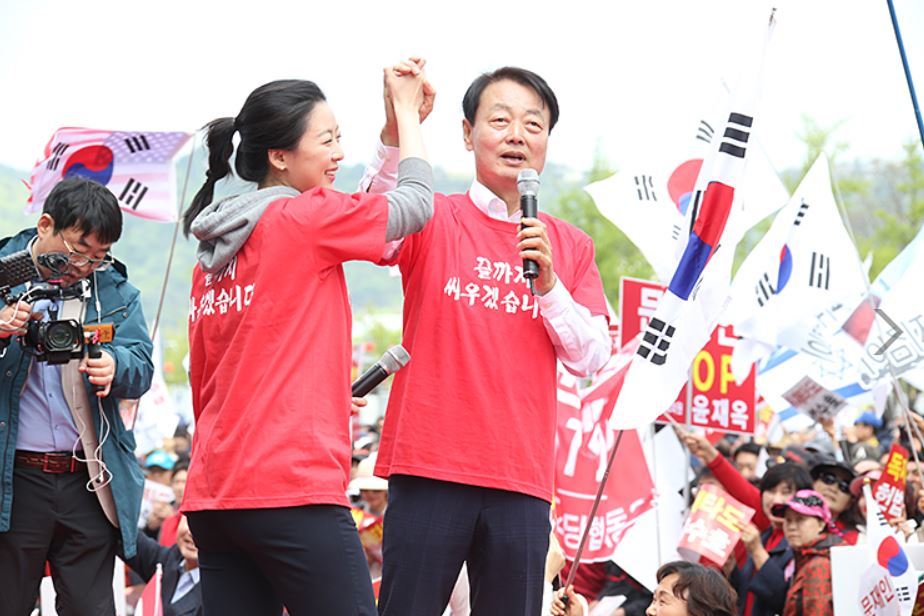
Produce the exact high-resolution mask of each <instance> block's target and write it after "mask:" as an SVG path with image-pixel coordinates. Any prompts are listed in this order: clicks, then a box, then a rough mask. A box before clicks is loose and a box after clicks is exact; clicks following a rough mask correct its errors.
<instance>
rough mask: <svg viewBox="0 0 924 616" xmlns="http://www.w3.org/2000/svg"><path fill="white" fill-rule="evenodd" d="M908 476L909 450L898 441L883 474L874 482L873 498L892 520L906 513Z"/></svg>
mask: <svg viewBox="0 0 924 616" xmlns="http://www.w3.org/2000/svg"><path fill="white" fill-rule="evenodd" d="M907 478H908V450H907V449H905V448H904V447H902V446H901V445H899V444H898V443H893V444H892V449H891V450H889V459H888V461H887V462H886V465H885V468H884V469H883V471H882V475H881V476H880V477H879V480H878V481H876V483H874V484H873V498H875V499H876V502H877V503H879V510H880V511H882V514H883V515H884V516H885V517H886V519H887V520H888V521H890V522H892V521H894V520H897V519H899V518H902V517H903V515H904V511H905V481H906V479H907Z"/></svg>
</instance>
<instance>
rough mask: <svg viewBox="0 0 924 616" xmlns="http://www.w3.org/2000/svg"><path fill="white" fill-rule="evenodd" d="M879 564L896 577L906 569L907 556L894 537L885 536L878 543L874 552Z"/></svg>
mask: <svg viewBox="0 0 924 616" xmlns="http://www.w3.org/2000/svg"><path fill="white" fill-rule="evenodd" d="M876 557H877V560H879V564H880V565H881V566H882V567H883V568H885V569H888V570H889V575H891V576H892V577H898V576H900V575H901V574H903V573H904V572H905V571H907V570H908V557H907V556H905V552H904V551H902V549H901V547H900V546H899V545H898V541H896V540H895V537H886V538H885V539H884V540H883V541H882V543H880V544H879V550H878V551H877V552H876Z"/></svg>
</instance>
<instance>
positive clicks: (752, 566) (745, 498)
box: [675, 428, 812, 616]
mask: <svg viewBox="0 0 924 616" xmlns="http://www.w3.org/2000/svg"><path fill="white" fill-rule="evenodd" d="M675 429H676V430H677V433H678V435H679V436H680V439H681V441H682V442H683V443H684V445H686V446H687V448H688V449H689V450H690V453H692V454H693V455H695V456H696V457H698V458H699V459H700V460H701V461H702V462H703V463H704V464H705V465H706V466H705V468H707V469H709V470H711V471H712V473H713V474H714V476H715V477H716V478H717V479H718V480H719V482H720V483H721V485H722V487H723V488H724V489H725V490H726V491H727V492H728V493H729V494H730V495H731V496H732V497H734V498H736V499H737V500H739V501H741V502H742V503H744V504H745V505H747V506H748V507H751V508H752V509H754V511H755V513H754V519H753V522H752V523H749V524H747V525H745V527H744V529H743V530H742V533H741V542H742V543H743V544H744V546H745V548H747V559H746V560H745V561H744V564H743V565H741V566H739V567H737V568H736V569H734V570H733V571H732V573H731V576H730V579H729V581H730V582H731V584H732V586H733V587H734V588H735V590H736V591H737V592H738V610H739V613H740V614H743V615H744V616H773V615H775V614H779V613H780V612H781V611H782V610H783V604H784V599H785V597H786V591H787V588H788V587H789V577H788V576H787V575H786V573H785V572H786V570H787V568H788V566H789V565H790V564H791V562H792V558H793V552H792V550H791V549H790V547H789V544H788V543H786V538H785V537H784V535H783V518H782V517H778V516H776V515H774V514H773V513H772V509H773V507H774V506H775V505H781V504H785V503H786V502H788V501H789V499H790V497H792V496H793V495H794V494H796V493H797V492H798V491H800V490H805V489H807V488H810V487H811V485H812V478H811V476H810V475H809V472H808V469H807V468H805V466H804V465H803V464H798V463H795V462H790V461H786V462H781V463H779V464H775V465H773V466H771V467H770V468H768V469H767V472H766V473H764V475H763V477H761V479H760V484H759V487H755V486H754V485H752V484H751V483H750V482H748V481H747V480H746V479H745V478H744V477H743V476H742V475H741V473H739V472H738V471H737V470H736V469H735V468H734V467H733V466H732V464H731V462H729V461H728V460H727V459H726V458H724V457H723V456H721V455H719V452H718V450H717V449H716V448H715V447H714V446H713V445H712V444H711V443H710V442H709V440H708V439H706V437H704V436H702V435H699V434H694V433H692V432H686V431H684V430H682V429H680V428H675Z"/></svg>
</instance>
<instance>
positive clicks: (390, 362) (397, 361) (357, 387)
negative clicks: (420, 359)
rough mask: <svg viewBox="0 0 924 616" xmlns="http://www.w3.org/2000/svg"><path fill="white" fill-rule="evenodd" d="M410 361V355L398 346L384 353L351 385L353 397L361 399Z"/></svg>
mask: <svg viewBox="0 0 924 616" xmlns="http://www.w3.org/2000/svg"><path fill="white" fill-rule="evenodd" d="M409 361H411V355H410V354H409V353H408V352H407V351H406V350H405V349H404V347H403V346H401V345H400V344H398V345H395V346H393V347H391V348H390V349H388V350H387V351H385V354H384V355H382V359H380V360H379V361H377V362H375V363H374V364H373V365H372V367H371V368H369V369H368V370H366V371H365V372H364V373H363V374H362V376H361V377H359V378H358V379H356V382H355V383H353V397H354V398H362V397H363V396H365V395H366V394H368V393H369V392H370V391H372V390H373V389H375V388H376V387H378V386H379V384H380V383H381V382H382V381H384V380H385V379H387V378H388V375H390V374H394V373H395V372H397V371H398V370H400V369H401V368H403V367H404V366H406V365H407V362H409Z"/></svg>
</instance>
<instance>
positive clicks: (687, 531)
mask: <svg viewBox="0 0 924 616" xmlns="http://www.w3.org/2000/svg"><path fill="white" fill-rule="evenodd" d="M752 517H754V510H753V509H751V508H750V507H748V506H747V505H744V504H742V503H740V502H739V501H737V500H735V499H734V498H732V497H731V496H730V495H729V494H728V493H727V492H726V491H725V490H723V489H722V488H720V487H718V486H714V485H710V484H705V485H703V486H701V487H700V488H699V491H698V492H697V494H696V500H694V501H693V507H691V508H690V515H689V517H688V518H687V522H686V524H685V525H684V527H683V532H682V533H681V535H680V543H679V544H678V545H677V550H678V551H679V552H680V554H681V556H683V557H684V558H686V559H687V560H698V557H699V556H702V557H704V558H706V559H708V560H711V561H712V562H714V563H716V564H718V565H722V564H724V563H725V561H726V560H728V557H729V555H731V553H732V550H734V548H735V544H736V543H738V540H739V539H741V529H742V528H744V526H745V524H747V523H748V522H750V521H751V518H752Z"/></svg>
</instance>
